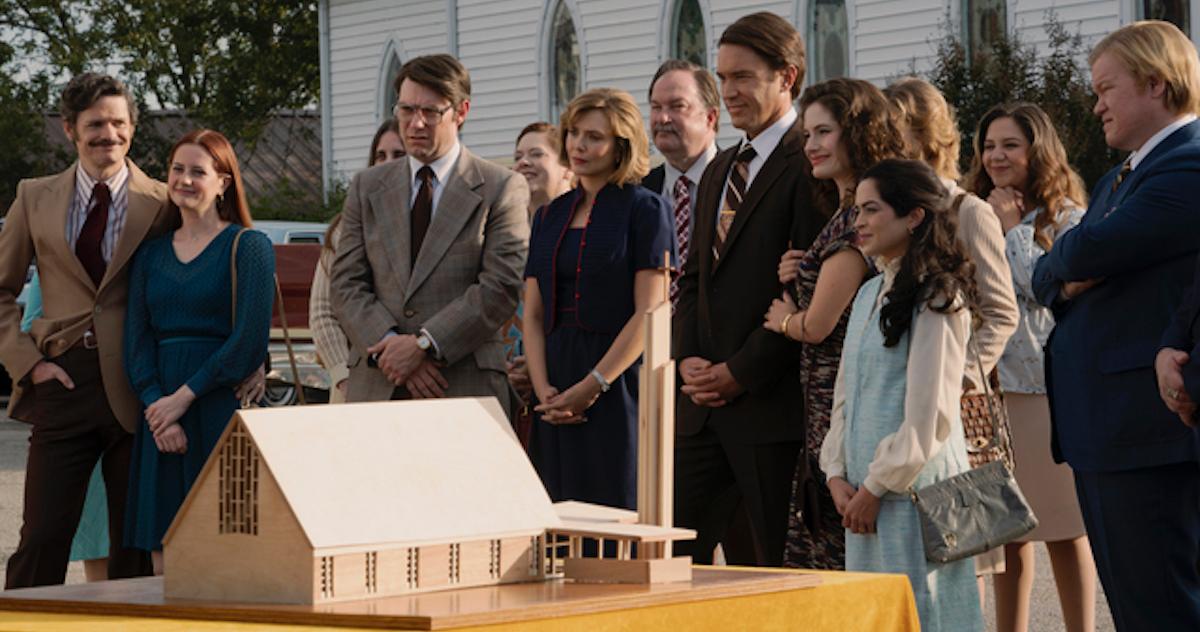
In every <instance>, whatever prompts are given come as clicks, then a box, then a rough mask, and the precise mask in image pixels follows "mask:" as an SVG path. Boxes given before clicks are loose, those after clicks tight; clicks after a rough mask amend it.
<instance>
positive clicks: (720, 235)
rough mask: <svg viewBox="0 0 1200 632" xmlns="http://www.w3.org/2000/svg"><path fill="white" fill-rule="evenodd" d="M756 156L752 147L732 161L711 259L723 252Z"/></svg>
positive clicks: (740, 205)
mask: <svg viewBox="0 0 1200 632" xmlns="http://www.w3.org/2000/svg"><path fill="white" fill-rule="evenodd" d="M756 155H758V154H757V153H756V152H755V151H754V147H752V146H750V145H746V148H745V149H743V150H742V151H741V153H739V154H738V155H737V159H735V160H734V161H733V169H732V170H730V172H729V186H727V187H725V204H724V205H723V206H722V207H721V211H720V213H721V214H720V216H719V217H718V218H717V238H716V239H715V240H713V259H720V258H721V255H722V254H723V253H724V252H725V240H726V238H728V237H729V229H730V228H731V227H732V226H733V220H734V218H735V217H737V212H738V210H739V209H741V208H742V200H743V199H744V198H745V197H746V182H747V181H749V179H750V161H751V160H754V157H755V156H756Z"/></svg>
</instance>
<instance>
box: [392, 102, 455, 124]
mask: <svg viewBox="0 0 1200 632" xmlns="http://www.w3.org/2000/svg"><path fill="white" fill-rule="evenodd" d="M452 109H454V106H453V105H447V106H445V107H440V108H435V107H433V106H431V105H409V104H408V103H397V104H396V107H393V108H392V114H394V115H396V116H398V117H399V118H400V119H401V120H404V121H411V120H412V118H413V117H414V116H416V115H417V114H420V115H421V120H422V121H423V122H424V123H425V124H426V125H436V124H437V123H438V121H440V120H442V116H443V115H444V114H445V113H446V112H448V111H450V110H452Z"/></svg>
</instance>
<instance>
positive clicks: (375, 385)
mask: <svg viewBox="0 0 1200 632" xmlns="http://www.w3.org/2000/svg"><path fill="white" fill-rule="evenodd" d="M395 88H396V93H397V102H396V108H395V112H394V113H395V115H396V119H397V121H398V123H399V125H400V136H401V138H402V139H403V140H404V148H405V150H407V152H408V156H407V157H406V158H404V159H401V160H396V161H392V162H389V163H387V164H384V165H380V166H376V167H371V168H370V169H366V170H364V171H361V172H359V174H358V175H357V176H355V178H354V181H353V182H352V183H351V185H350V191H349V192H348V194H347V196H346V208H345V210H344V211H343V213H342V235H341V237H340V238H339V240H338V249H337V258H336V259H335V260H334V263H333V270H332V278H331V286H330V298H331V299H332V301H333V308H334V311H335V312H336V313H337V317H338V321H339V322H342V323H350V326H349V327H347V328H346V335H347V336H348V337H349V338H350V342H351V347H352V350H351V353H350V359H349V361H348V364H349V366H350V381H349V384H348V388H347V393H346V399H347V400H348V401H352V402H361V401H380V400H388V399H410V398H435V397H446V396H449V397H484V396H488V395H492V396H495V397H496V399H497V400H498V401H499V402H500V406H501V408H503V409H504V410H509V406H508V401H509V400H508V398H509V388H508V380H507V377H506V374H505V370H506V368H507V366H506V363H505V354H504V340H503V337H502V335H501V332H500V325H501V324H502V323H505V322H507V321H508V319H509V318H510V317H511V316H512V315H513V312H515V311H516V308H517V297H518V295H519V293H520V289H521V285H522V283H523V276H522V272H523V271H524V267H525V252H526V250H527V249H528V244H529V221H528V219H527V215H526V206H527V205H528V204H529V187H528V185H526V183H525V178H523V177H521V176H520V175H517V174H516V173H514V172H512V171H509V170H508V169H504V168H502V167H500V166H498V165H495V164H492V163H490V162H488V161H486V160H483V159H481V158H478V157H477V156H475V155H474V154H472V153H471V152H470V151H468V150H467V149H466V148H465V147H463V146H462V144H461V143H460V142H459V137H458V133H459V129H460V128H461V127H462V125H463V123H464V122H466V120H467V113H468V112H469V111H470V109H471V78H470V76H469V75H468V74H467V69H466V68H464V67H463V65H462V64H461V63H460V62H459V61H458V60H457V59H455V58H454V57H452V56H450V55H426V56H423V57H416V58H414V59H412V60H410V61H409V62H408V63H406V64H404V66H403V67H402V68H401V69H400V73H399V75H397V77H396V82H395Z"/></svg>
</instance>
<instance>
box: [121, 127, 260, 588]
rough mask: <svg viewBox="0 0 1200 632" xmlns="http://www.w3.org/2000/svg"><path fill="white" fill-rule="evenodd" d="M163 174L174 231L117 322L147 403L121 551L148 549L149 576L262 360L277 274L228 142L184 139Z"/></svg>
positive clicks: (143, 262)
mask: <svg viewBox="0 0 1200 632" xmlns="http://www.w3.org/2000/svg"><path fill="white" fill-rule="evenodd" d="M167 166H168V169H169V173H168V178H167V189H168V193H169V195H170V204H171V206H173V207H175V208H176V209H177V210H178V212H179V216H180V218H181V219H182V225H181V226H180V227H179V228H178V229H176V230H175V231H174V232H172V233H167V234H165V235H163V236H161V237H158V238H156V239H151V240H148V241H146V242H145V243H143V244H142V246H141V248H140V250H139V251H138V253H137V254H136V255H135V257H134V260H133V266H132V269H131V271H130V278H129V307H128V313H127V316H126V321H125V366H126V370H127V372H128V373H129V381H130V383H131V384H132V385H133V390H134V392H135V393H136V394H137V395H138V398H139V399H140V400H141V402H142V405H143V406H144V407H145V423H143V424H139V425H138V429H137V432H136V434H135V436H134V447H133V459H132V463H133V465H132V470H131V472H130V477H129V481H130V483H129V486H130V491H129V499H128V502H127V514H126V518H125V544H126V546H132V547H137V548H141V549H147V550H149V551H151V552H152V555H153V558H154V571H155V573H156V574H161V573H162V569H163V564H162V538H163V535H164V534H165V533H166V530H167V527H168V526H169V525H170V524H171V520H173V519H174V517H175V513H176V512H177V511H178V510H179V507H180V505H182V504H183V499H184V498H185V497H186V496H187V493H188V490H190V489H191V486H192V484H193V483H194V482H195V480H196V477H197V476H198V475H199V474H200V469H201V468H202V467H203V466H204V463H205V461H207V460H208V455H209V453H210V452H212V449H213V447H214V446H215V445H216V442H217V439H218V437H220V435H221V432H222V431H223V430H224V429H225V426H226V424H228V423H229V418H230V417H231V416H232V415H233V412H234V411H235V410H236V409H237V408H238V405H239V401H238V397H237V395H236V394H235V389H236V388H237V386H238V384H239V383H240V382H241V381H242V378H244V377H245V376H246V375H249V374H250V373H251V372H252V371H254V370H255V369H256V368H257V367H258V366H259V365H260V364H262V362H263V360H264V359H265V358H266V351H267V340H268V332H269V329H270V326H271V307H272V302H273V299H274V275H275V257H274V253H273V251H272V249H271V242H270V240H268V239H267V237H266V236H265V235H263V234H262V233H260V232H258V231H253V230H247V229H248V228H249V227H250V210H249V208H248V206H247V204H246V194H245V189H244V187H243V186H242V176H241V173H240V171H239V170H238V164H237V156H235V155H234V153H233V147H231V146H230V144H229V141H228V140H227V139H226V138H225V137H224V136H222V135H221V133H220V132H215V131H212V130H198V131H195V132H192V133H190V134H188V135H186V136H184V137H183V138H182V139H180V141H179V142H178V143H176V144H175V147H173V148H172V149H171V157H170V159H169V160H168V161H167ZM128 229H129V228H128V227H127V228H126V230H128ZM235 248H236V251H235ZM235 266H236V267H235ZM235 273H236V279H237V282H236V284H233V282H232V280H233V278H234V276H233V275H234V274H235Z"/></svg>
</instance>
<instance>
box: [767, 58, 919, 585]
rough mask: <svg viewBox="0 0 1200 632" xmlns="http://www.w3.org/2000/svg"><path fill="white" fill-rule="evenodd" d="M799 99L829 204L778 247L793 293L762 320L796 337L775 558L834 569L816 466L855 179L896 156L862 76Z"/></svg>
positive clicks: (854, 286)
mask: <svg viewBox="0 0 1200 632" xmlns="http://www.w3.org/2000/svg"><path fill="white" fill-rule="evenodd" d="M800 107H801V108H802V112H801V117H802V120H803V126H804V136H805V147H804V151H805V154H806V156H807V157H808V160H809V162H810V163H811V164H812V173H813V177H814V178H817V179H818V180H819V181H820V182H819V186H820V187H821V193H822V195H823V197H824V198H825V200H824V201H825V203H826V204H825V208H826V209H828V210H832V209H837V210H836V212H834V213H833V214H832V216H831V217H830V218H829V222H828V223H827V224H826V225H825V228H823V229H822V230H821V233H820V234H819V235H818V236H817V238H816V240H815V241H813V243H812V245H811V246H809V248H808V249H806V250H789V251H788V252H786V253H784V256H783V258H782V260H780V262H779V280H780V281H781V282H782V283H783V284H784V285H786V286H788V287H789V288H790V289H791V290H793V291H794V292H795V297H796V301H793V300H792V295H791V293H785V294H784V296H783V298H782V299H776V300H775V302H774V303H773V304H772V305H771V308H770V309H769V310H768V311H767V314H766V316H765V317H764V321H765V322H764V323H763V327H766V328H767V329H769V330H771V331H775V332H779V333H781V334H783V336H784V337H786V338H788V339H789V340H798V341H801V342H803V343H804V346H803V347H802V351H801V356H800V382H801V383H802V384H803V385H804V413H805V423H806V426H807V431H806V438H805V456H804V457H803V458H801V459H800V460H799V461H798V462H797V466H796V474H795V478H794V479H793V484H792V504H791V511H790V512H789V524H788V539H787V547H786V549H785V554H784V564H785V565H787V566H793V567H799V568H825V569H840V568H842V567H843V566H844V565H845V535H844V529H843V528H842V519H841V516H839V515H838V513H837V510H836V509H835V508H834V506H833V500H832V499H831V498H830V497H829V491H828V489H827V488H826V487H825V486H824V485H822V484H820V482H819V481H818V480H817V478H816V473H817V454H818V453H819V452H820V450H821V442H822V441H823V440H824V439H825V433H826V432H827V431H828V430H829V409H830V406H831V404H832V401H833V382H834V378H835V376H836V375H837V366H838V358H839V357H841V353H842V340H843V339H844V338H845V336H846V319H847V317H848V315H849V307H850V301H852V300H853V299H854V293H855V292H856V291H857V290H858V286H859V285H861V284H862V282H863V280H864V279H866V278H867V276H868V275H869V274H870V269H869V266H868V264H867V261H866V260H865V259H864V258H863V256H862V253H860V252H859V251H858V247H857V245H856V241H855V236H854V219H855V216H856V215H857V214H858V210H857V208H856V207H855V206H854V187H855V186H856V185H857V184H858V178H859V177H860V176H861V175H862V174H863V172H864V171H866V170H867V168H868V167H871V166H872V165H874V164H875V163H877V162H879V161H880V160H883V159H884V158H894V157H899V156H900V155H901V154H902V151H903V141H902V139H901V136H900V131H899V130H898V129H897V128H896V126H895V124H894V123H893V120H892V116H891V114H890V110H889V107H888V102H887V99H886V98H885V97H884V96H883V93H882V92H880V91H879V88H876V87H875V86H874V85H872V84H870V83H868V82H866V81H861V80H858V79H831V80H829V81H825V82H822V83H819V84H816V85H814V86H810V87H809V88H808V89H807V90H805V91H804V95H803V96H801V97H800Z"/></svg>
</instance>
